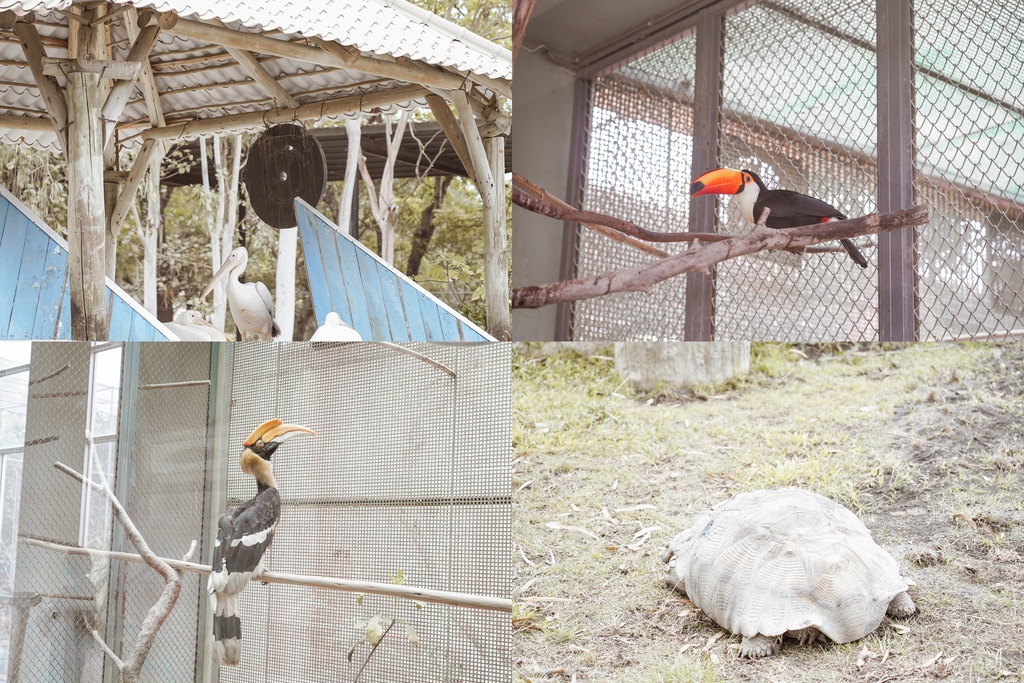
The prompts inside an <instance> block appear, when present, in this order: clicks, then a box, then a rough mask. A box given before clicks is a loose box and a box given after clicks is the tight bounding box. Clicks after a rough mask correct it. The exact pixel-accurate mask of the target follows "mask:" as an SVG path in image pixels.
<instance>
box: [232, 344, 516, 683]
mask: <svg viewBox="0 0 1024 683" xmlns="http://www.w3.org/2000/svg"><path fill="white" fill-rule="evenodd" d="M408 348H409V349H412V350H415V351H417V352H419V353H421V354H423V355H425V356H427V357H428V358H429V359H431V360H434V361H436V362H438V363H440V364H442V365H444V366H446V367H447V368H450V369H451V370H452V371H453V372H454V373H455V376H454V377H453V376H451V375H450V374H448V373H447V372H445V371H444V370H443V369H442V368H438V367H436V366H434V365H432V364H430V363H427V362H425V361H424V360H422V359H420V358H416V357H412V356H409V355H405V354H403V353H401V352H400V351H398V350H396V349H394V348H389V347H387V346H382V345H376V344H354V345H353V344H349V345H325V344H313V345H304V344H288V345H277V344H275V345H270V344H259V345H257V344H252V345H243V346H240V347H238V348H237V350H236V352H235V366H234V380H233V385H232V410H231V443H232V444H233V449H234V447H235V446H237V444H240V443H241V442H242V440H243V439H245V437H246V436H248V434H249V432H250V431H251V430H252V429H253V428H254V427H255V426H257V425H259V424H261V423H262V422H263V421H265V420H267V419H269V418H271V417H279V418H281V419H283V420H285V421H287V422H293V423H297V424H301V425H304V426H307V427H310V428H312V429H313V430H315V431H316V432H317V435H316V436H315V437H309V438H302V439H294V440H292V441H289V442H288V443H286V444H284V445H283V446H282V447H281V448H280V449H279V450H278V451H277V452H276V453H275V454H274V458H273V463H274V472H275V477H276V478H277V482H278V486H279V488H280V491H281V497H282V510H281V521H280V523H279V525H278V529H277V532H276V534H275V540H274V545H273V546H272V547H271V549H270V551H269V552H268V555H267V565H266V567H267V569H268V570H271V571H278V572H290V573H295V574H304V575H315V576H329V577H338V578H345V579H357V580H365V581H374V582H380V583H388V582H401V583H405V584H408V585H411V586H416V587H421V588H430V589H440V590H450V591H458V592H466V593H477V594H484V595H493V596H504V597H508V596H509V594H510V590H511V586H510V581H511V575H510V563H509V561H508V558H509V555H508V551H509V548H510V543H511V539H510V533H511V532H510V529H511V518H510V510H511V490H510V486H511V479H510V467H509V466H510V462H509V448H510V434H511V432H510V429H511V428H510V422H509V420H510V403H509V401H510V392H511V386H510V362H511V361H510V347H509V346H508V345H505V344H487V345H466V346H445V345H429V344H413V345H409V346H408ZM236 450H237V449H236ZM232 452H234V450H233V451H232ZM254 493H255V486H254V484H253V481H252V479H251V478H249V477H247V476H246V475H244V474H242V473H241V472H240V471H239V470H238V467H237V462H236V461H235V460H233V459H232V460H231V461H230V462H229V464H228V505H229V506H234V505H237V504H239V503H241V502H243V501H244V500H247V499H248V498H250V497H251V496H252V495H254ZM240 612H241V615H242V629H243V636H242V662H241V666H239V667H237V668H233V669H230V670H229V669H227V668H222V669H221V680H222V681H240V682H241V681H244V682H246V683H249V682H254V681H259V682H261V683H262V682H271V681H274V682H277V681H280V682H286V681H287V682H290V681H295V680H303V681H339V680H353V678H354V677H355V676H356V675H357V673H358V672H359V670H360V668H362V667H364V665H365V669H364V670H363V673H362V677H361V679H360V680H364V681H388V682H403V681H424V682H426V681H432V682H433V681H481V682H488V683H490V682H492V681H498V680H507V679H508V675H509V674H508V672H509V671H510V664H509V643H510V638H511V628H510V621H509V618H508V615H507V614H501V613H496V612H485V611H481V610H473V609H462V608H456V607H449V606H445V605H438V604H421V605H417V604H416V603H413V602H410V601H407V600H396V599H393V598H386V597H380V596H371V595H366V596H359V595H356V594H352V593H342V592H336V591H328V590H325V589H311V588H299V587H286V586H281V585H277V584H271V585H266V586H263V585H259V584H255V585H252V584H251V585H250V586H249V587H248V588H247V589H246V592H245V593H243V595H242V598H241V604H240ZM374 619H376V620H377V621H378V623H382V624H384V625H385V626H387V625H390V624H391V623H392V620H394V626H392V628H391V629H390V630H389V631H388V632H387V633H388V634H387V636H386V637H385V638H384V639H383V640H382V641H380V645H379V646H378V648H377V649H376V651H375V652H373V653H372V654H371V646H370V644H369V643H368V642H366V640H365V639H364V635H365V633H366V629H367V625H368V624H369V623H370V622H371V621H373V620H374ZM259 624H267V627H266V628H262V627H260V626H259ZM350 653H351V656H349V655H350Z"/></svg>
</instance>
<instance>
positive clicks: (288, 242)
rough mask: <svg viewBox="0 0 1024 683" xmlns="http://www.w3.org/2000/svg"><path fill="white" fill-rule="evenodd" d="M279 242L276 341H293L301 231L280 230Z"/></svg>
mask: <svg viewBox="0 0 1024 683" xmlns="http://www.w3.org/2000/svg"><path fill="white" fill-rule="evenodd" d="M279 232H280V235H278V240H277V287H276V289H277V292H276V296H275V297H274V301H275V304H274V320H276V321H277V326H278V327H280V328H281V336H280V337H276V338H275V341H292V336H293V335H294V331H295V258H296V254H297V252H298V248H297V245H298V242H299V229H298V228H287V229H285V230H280V231H279Z"/></svg>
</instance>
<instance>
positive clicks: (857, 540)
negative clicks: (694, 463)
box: [662, 489, 914, 656]
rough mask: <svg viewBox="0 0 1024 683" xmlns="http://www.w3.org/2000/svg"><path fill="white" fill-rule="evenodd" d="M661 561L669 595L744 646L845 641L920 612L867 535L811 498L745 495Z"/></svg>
mask: <svg viewBox="0 0 1024 683" xmlns="http://www.w3.org/2000/svg"><path fill="white" fill-rule="evenodd" d="M662 560H663V561H665V562H667V563H668V575H667V577H666V583H667V584H668V585H669V586H670V587H672V588H675V589H676V590H679V591H681V592H683V593H685V594H686V595H687V596H688V597H689V598H690V600H691V601H692V602H693V603H694V604H695V605H696V606H697V607H699V608H700V609H701V610H702V611H703V612H704V613H705V614H707V615H708V616H709V617H711V618H712V619H713V620H714V621H715V622H717V623H718V624H719V625H720V626H722V627H723V628H726V629H728V630H729V631H732V632H733V633H738V634H741V635H743V636H744V638H745V639H752V638H754V637H755V636H761V637H768V638H773V637H779V638H777V640H779V639H781V636H783V635H785V634H787V633H789V634H790V635H792V636H794V637H799V638H800V639H801V640H802V641H804V640H813V639H814V638H815V637H816V636H817V632H820V633H822V634H824V635H826V636H828V637H829V638H831V639H832V640H834V641H835V642H837V643H847V642H850V641H852V640H857V639H859V638H862V637H864V636H865V635H867V634H868V633H870V632H872V631H873V630H875V629H876V628H877V627H878V625H879V624H880V623H881V621H882V618H883V617H884V616H885V614H886V611H887V610H890V611H891V613H893V614H894V615H896V616H908V615H909V614H912V613H913V611H914V607H913V602H912V601H911V600H910V597H909V595H906V591H907V588H908V587H909V586H911V585H914V582H913V581H911V580H909V579H907V578H905V577H904V576H903V575H902V574H901V572H900V567H899V565H898V564H896V561H895V560H894V559H893V558H892V557H891V556H890V555H889V553H887V552H886V551H885V550H883V549H882V548H881V547H879V546H878V544H876V543H875V542H874V540H872V538H871V533H870V532H869V531H868V530H867V527H865V526H864V524H863V523H862V522H861V521H860V520H859V519H857V517H856V516H855V515H854V514H853V513H852V512H850V511H849V510H848V509H846V508H845V507H843V506H842V505H839V504H838V503H835V502H833V501H831V500H829V499H828V498H825V497H824V496H820V495H818V494H816V493H811V492H809V491H802V490H797V489H783V490H777V491H752V492H747V493H741V494H739V495H737V496H735V497H733V498H732V499H731V500H729V501H727V502H726V503H724V504H722V505H720V506H719V507H717V508H716V509H715V510H713V511H711V512H706V513H703V514H701V515H699V516H698V517H697V518H696V520H695V521H694V524H693V526H692V527H691V528H690V529H687V530H686V531H684V532H683V533H681V534H679V535H678V536H676V538H675V539H674V540H673V541H672V543H671V544H670V545H669V547H668V549H667V550H666V551H665V552H664V554H663V555H662ZM744 645H747V643H746V640H745V642H744ZM776 648H777V646H776ZM744 649H746V650H749V649H750V648H743V647H741V654H744V655H747V656H762V655H764V654H771V653H772V652H773V651H774V649H772V650H771V651H768V652H760V651H744Z"/></svg>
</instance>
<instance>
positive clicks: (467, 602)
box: [21, 536, 512, 613]
mask: <svg viewBox="0 0 1024 683" xmlns="http://www.w3.org/2000/svg"><path fill="white" fill-rule="evenodd" d="M21 539H22V541H23V542H24V543H25V544H26V545H31V546H35V547H37V548H46V549H47V550H56V551H58V552H63V553H68V554H69V555H103V556H105V557H109V558H111V559H115V560H121V561H123V562H144V560H143V559H142V558H141V557H139V556H138V555H135V554H134V553H119V552H114V551H111V550H94V549H92V548H79V547H77V546H71V545H62V544H60V543H50V542H48V541H42V540H39V539H36V538H29V537H26V536H22V537H21ZM164 562H166V563H167V564H168V565H170V566H171V567H173V568H175V569H177V570H181V571H186V572H195V573H196V574H209V573H210V565H208V564H196V563H194V562H188V561H186V562H182V561H179V560H170V559H164ZM260 581H261V582H266V583H280V584H283V585H286V586H306V587H308V588H326V589H328V590H336V591H346V592H349V593H366V594H368V595H387V596H391V597H395V598H404V599H406V600H415V601H416V602H434V603H439V604H442V605H454V606H456V607H470V608H473V609H486V610H491V611H495V612H509V613H511V612H512V601H511V600H509V599H507V598H492V597H490V596H488V595H474V594H472V593H455V592H452V591H439V590H431V589H429V588H413V587H410V586H400V585H396V584H390V583H373V582H370V581H350V580H348V579H335V578H330V577H323V576H303V575H300V574H279V573H278V572H263V574H262V575H260Z"/></svg>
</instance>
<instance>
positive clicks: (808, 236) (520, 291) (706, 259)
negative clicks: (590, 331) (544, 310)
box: [512, 204, 928, 308]
mask: <svg viewBox="0 0 1024 683" xmlns="http://www.w3.org/2000/svg"><path fill="white" fill-rule="evenodd" d="M767 219H768V210H767V209H766V210H765V211H764V212H763V213H762V214H761V219H760V220H759V221H758V224H757V226H756V227H755V228H754V230H753V231H752V232H750V233H749V234H747V235H741V236H738V237H730V238H728V239H725V240H722V241H720V242H715V243H712V244H707V245H699V246H696V245H695V246H693V247H691V248H690V249H688V250H687V251H686V252H684V253H682V254H679V255H677V256H670V257H668V258H666V259H662V260H660V261H656V262H654V263H649V264H644V265H642V266H636V267H633V268H627V269H624V270H617V271H613V272H610V273H603V274H601V275H596V276H593V277H588V278H581V279H577V280H564V281H562V282H554V283H551V284H547V285H534V286H530V287H519V288H517V289H514V290H512V307H513V308H540V307H542V306H548V305H551V304H555V303H559V302H562V301H580V300H582V299H592V298H594V297H598V296H603V295H605V294H612V293H614V292H649V291H650V289H651V287H653V286H654V285H655V284H657V283H659V282H662V281H664V280H667V279H669V278H671V277H675V276H677V275H681V274H683V273H693V272H698V271H704V272H708V271H710V269H711V267H712V266H714V265H715V264H716V263H720V262H722V261H725V260H727V259H731V258H736V257H737V256H743V255H746V254H753V253H754V252H758V251H765V250H768V249H793V248H802V247H806V246H809V245H812V244H818V243H821V242H828V241H831V240H838V239H844V238H853V237H861V236H863V235H871V234H876V233H882V232H891V231H893V230H899V229H901V228H906V227H909V226H913V225H922V224H924V223H926V222H927V221H928V207H926V206H924V205H923V204H921V205H918V206H915V207H914V208H912V209H903V210H900V211H893V212H892V213H885V214H876V213H872V214H868V215H867V216H861V217H860V218H851V219H848V220H844V221H833V222H829V223H818V224H815V225H807V226H803V227H799V228H787V229H784V230H776V229H770V228H768V227H766V226H765V221H766V220H767Z"/></svg>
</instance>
